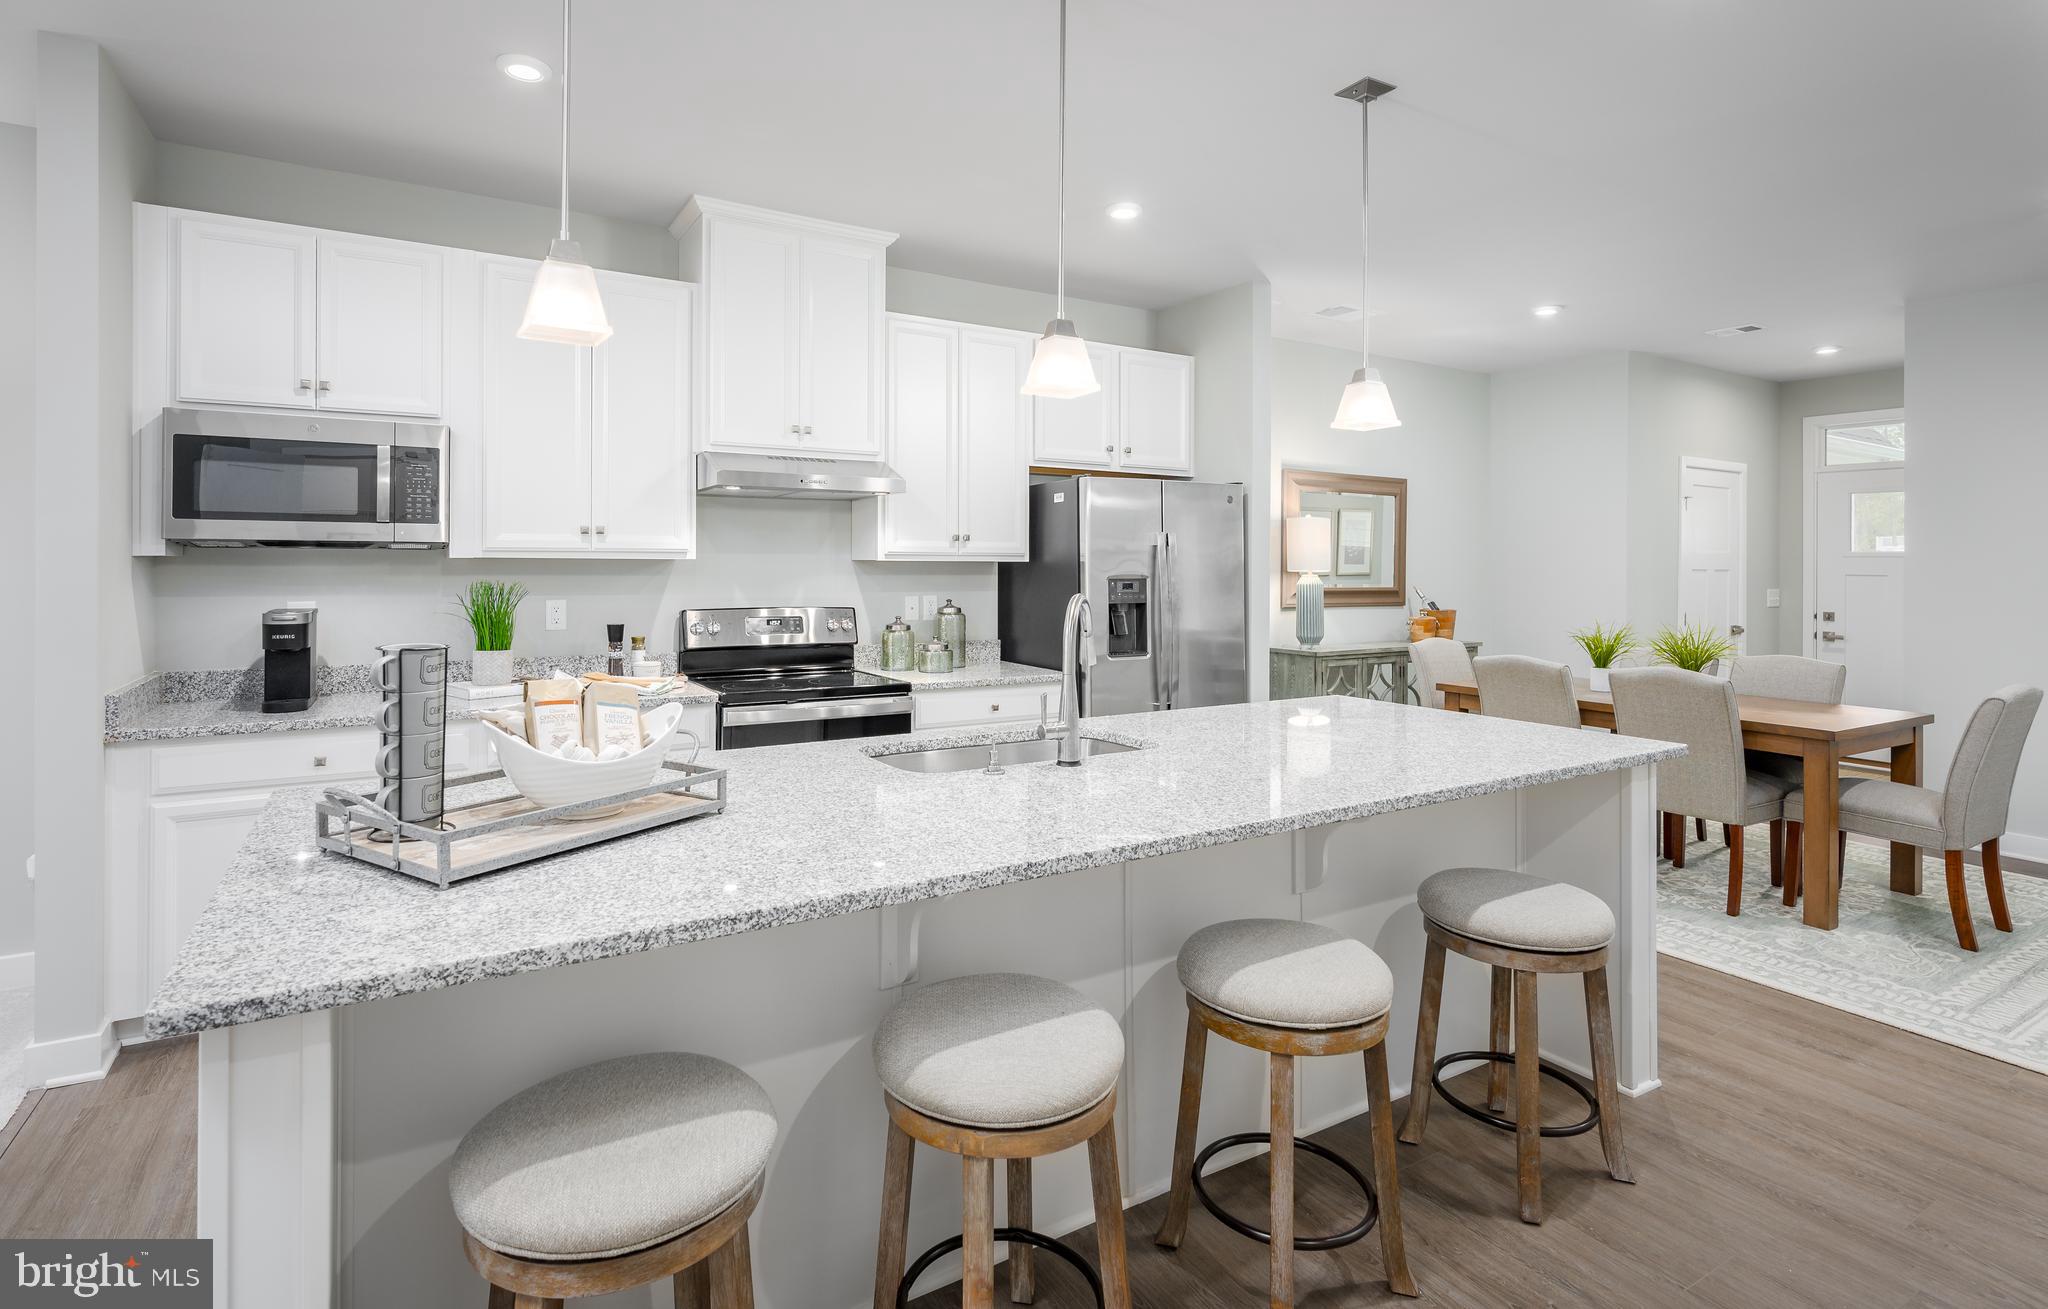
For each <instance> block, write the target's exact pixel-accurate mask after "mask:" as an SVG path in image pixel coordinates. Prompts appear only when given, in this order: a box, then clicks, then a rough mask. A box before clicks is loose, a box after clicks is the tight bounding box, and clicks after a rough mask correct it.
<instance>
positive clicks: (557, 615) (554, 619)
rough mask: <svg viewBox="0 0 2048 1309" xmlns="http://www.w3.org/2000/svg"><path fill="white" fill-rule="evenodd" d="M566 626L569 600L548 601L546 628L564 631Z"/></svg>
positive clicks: (553, 630) (552, 630)
mask: <svg viewBox="0 0 2048 1309" xmlns="http://www.w3.org/2000/svg"><path fill="white" fill-rule="evenodd" d="M568 626H569V602H568V601H567V600H550V601H548V630H549V631H550V632H561V631H566V630H567V629H568Z"/></svg>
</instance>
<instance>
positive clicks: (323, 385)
mask: <svg viewBox="0 0 2048 1309" xmlns="http://www.w3.org/2000/svg"><path fill="white" fill-rule="evenodd" d="M333 389H334V383H332V382H330V381H328V380H327V379H326V378H324V377H323V378H321V379H320V394H322V395H326V394H327V393H328V392H329V391H332V390H333Z"/></svg>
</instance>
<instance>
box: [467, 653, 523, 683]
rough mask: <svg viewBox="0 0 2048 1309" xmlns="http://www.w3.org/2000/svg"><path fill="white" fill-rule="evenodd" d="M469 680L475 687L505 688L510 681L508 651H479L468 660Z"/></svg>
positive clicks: (510, 659)
mask: <svg viewBox="0 0 2048 1309" xmlns="http://www.w3.org/2000/svg"><path fill="white" fill-rule="evenodd" d="M469 680H470V682H471V684H472V685H475V686H507V685H509V684H510V683H511V681H512V652H511V651H510V650H479V651H477V652H476V654H475V655H473V656H472V657H471V659H470V664H469Z"/></svg>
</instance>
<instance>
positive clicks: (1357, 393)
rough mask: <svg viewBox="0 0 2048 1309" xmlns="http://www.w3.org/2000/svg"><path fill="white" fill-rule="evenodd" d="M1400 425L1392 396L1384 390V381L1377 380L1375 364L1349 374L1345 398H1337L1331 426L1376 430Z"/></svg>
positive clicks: (1377, 371) (1346, 428) (1378, 377)
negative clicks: (1349, 380)
mask: <svg viewBox="0 0 2048 1309" xmlns="http://www.w3.org/2000/svg"><path fill="white" fill-rule="evenodd" d="M1400 425H1401V416H1400V415H1399V414H1396V413H1395V412H1394V397H1393V396H1391V395H1389V394H1387V384H1386V383H1385V382H1382V381H1381V380H1380V370H1379V369H1377V368H1361V369H1359V370H1358V371H1357V372H1355V373H1353V374H1352V375H1351V384H1350V385H1348V386H1346V387H1345V388H1344V398H1343V399H1341V400H1339V401H1338V402H1337V416H1336V417H1335V418H1333V419H1331V420H1330V426H1331V427H1334V428H1337V429H1339V430H1341V431H1346V432H1376V431H1378V430H1379V429H1381V428H1383V427H1399V426H1400Z"/></svg>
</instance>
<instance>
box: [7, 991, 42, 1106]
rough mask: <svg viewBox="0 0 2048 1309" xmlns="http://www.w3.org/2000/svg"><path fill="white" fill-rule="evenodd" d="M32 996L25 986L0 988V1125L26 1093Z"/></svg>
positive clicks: (33, 992) (33, 994) (32, 992)
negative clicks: (9, 988)
mask: <svg viewBox="0 0 2048 1309" xmlns="http://www.w3.org/2000/svg"><path fill="white" fill-rule="evenodd" d="M34 997H35V991H34V989H33V988H31V987H26V986H18V987H15V988H13V989H11V990H6V991H0V1127H5V1126H6V1125H7V1120H8V1119H10V1118H12V1117H14V1110H15V1106H17V1105H19V1104H20V1103H21V1097H22V1096H24V1095H27V1094H28V1038H29V1031H30V1021H29V1003H30V1001H31V1000H33V999H34Z"/></svg>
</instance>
